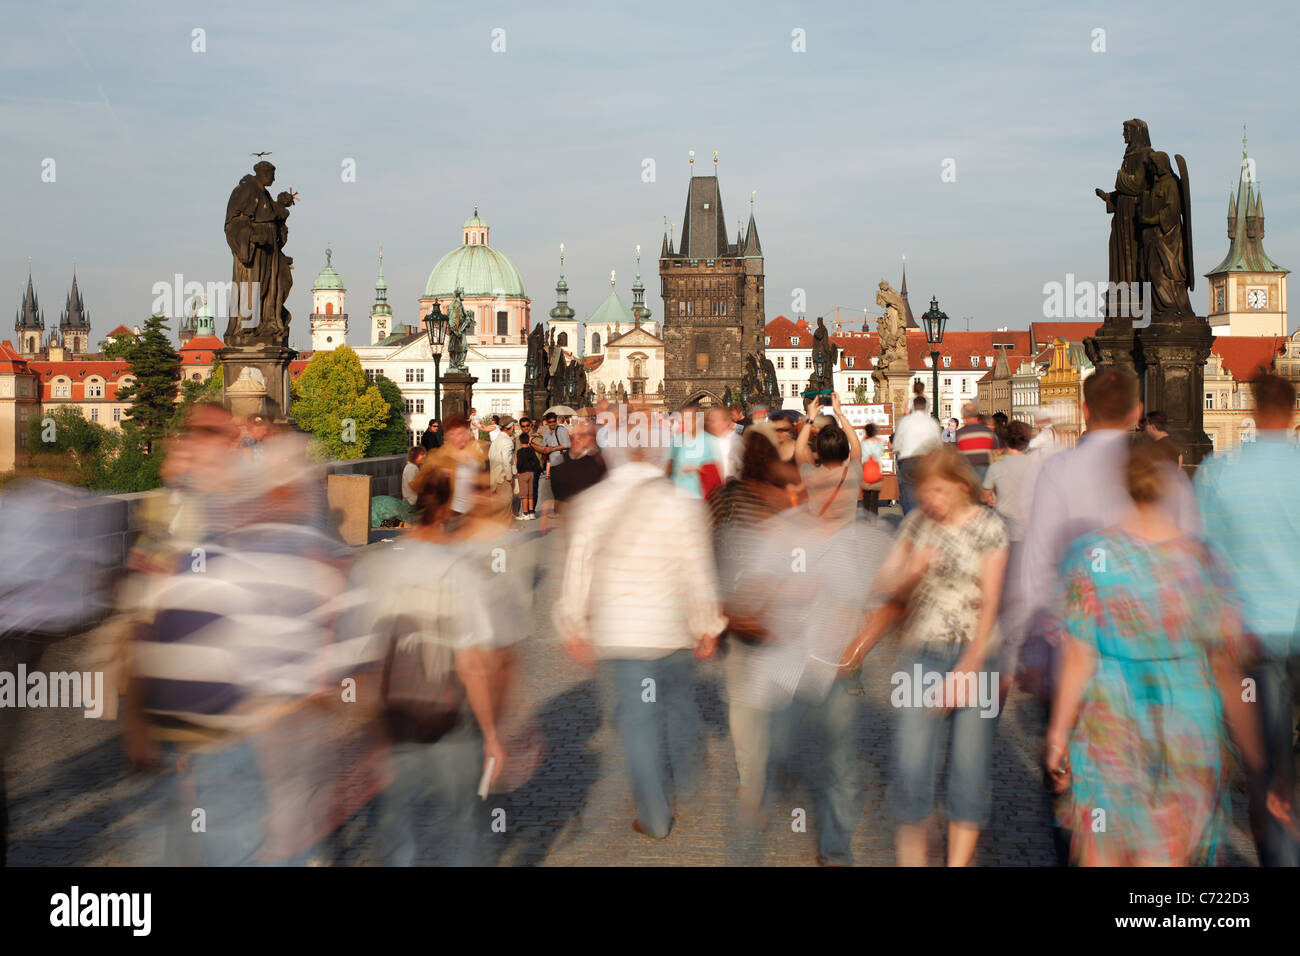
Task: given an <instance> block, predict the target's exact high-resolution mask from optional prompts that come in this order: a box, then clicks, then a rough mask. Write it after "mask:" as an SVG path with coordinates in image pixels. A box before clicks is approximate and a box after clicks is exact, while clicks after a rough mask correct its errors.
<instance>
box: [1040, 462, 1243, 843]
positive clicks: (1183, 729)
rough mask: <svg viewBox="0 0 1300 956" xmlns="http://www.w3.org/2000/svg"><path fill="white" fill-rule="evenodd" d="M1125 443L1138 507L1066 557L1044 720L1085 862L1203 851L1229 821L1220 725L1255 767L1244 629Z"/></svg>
mask: <svg viewBox="0 0 1300 956" xmlns="http://www.w3.org/2000/svg"><path fill="white" fill-rule="evenodd" d="M1167 468H1168V466H1166V465H1163V464H1161V463H1160V462H1159V461H1158V460H1157V459H1156V458H1155V456H1154V455H1153V454H1152V453H1151V452H1150V451H1149V449H1148V448H1144V447H1137V448H1135V449H1134V450H1133V451H1132V452H1131V455H1130V461H1129V464H1128V468H1127V472H1126V478H1127V483H1128V493H1129V494H1130V496H1131V497H1132V498H1133V501H1134V504H1135V506H1136V507H1135V509H1134V512H1133V514H1132V516H1131V517H1130V518H1128V519H1127V520H1125V521H1123V522H1121V523H1120V524H1118V525H1116V526H1114V527H1111V528H1107V529H1104V530H1102V531H1100V532H1097V533H1094V534H1088V535H1084V536H1083V537H1082V538H1080V539H1079V540H1078V541H1076V542H1075V543H1074V545H1073V547H1072V549H1071V551H1070V553H1069V556H1068V557H1067V559H1066V562H1065V565H1064V571H1065V575H1066V595H1065V606H1064V620H1063V631H1064V637H1063V643H1064V645H1065V646H1064V664H1063V668H1062V674H1061V680H1060V683H1059V684H1058V688H1057V693H1056V699H1055V701H1054V705H1053V712H1052V719H1051V722H1050V724H1049V726H1048V732H1047V754H1046V760H1047V768H1048V771H1049V774H1050V776H1051V777H1052V779H1053V780H1054V782H1055V789H1056V790H1057V791H1058V792H1065V791H1067V790H1068V792H1067V793H1066V796H1065V797H1064V798H1063V799H1062V800H1061V801H1060V803H1059V805H1058V814H1059V816H1060V822H1061V825H1062V826H1063V827H1065V828H1066V829H1069V830H1070V831H1071V832H1072V840H1071V858H1072V860H1073V862H1074V863H1076V864H1078V865H1084V866H1161V865H1164V866H1168V865H1198V864H1200V865H1203V864H1209V863H1213V862H1214V861H1215V859H1216V857H1217V855H1218V852H1219V850H1220V849H1221V847H1222V846H1223V841H1224V833H1225V827H1226V822H1227V814H1228V810H1229V805H1228V790H1227V782H1228V776H1229V773H1230V771H1231V764H1230V762H1229V761H1227V760H1226V759H1225V756H1226V753H1227V747H1228V738H1227V734H1226V730H1227V728H1228V726H1232V727H1233V729H1234V734H1233V736H1234V737H1236V738H1237V742H1238V746H1239V748H1240V753H1241V756H1242V758H1243V760H1244V762H1245V763H1246V765H1247V767H1248V769H1250V770H1252V771H1254V770H1258V769H1259V767H1260V759H1261V753H1260V750H1259V744H1258V740H1259V738H1258V728H1257V725H1256V724H1255V714H1254V711H1253V710H1252V709H1251V706H1250V705H1249V704H1243V703H1242V700H1241V698H1242V687H1243V684H1242V676H1243V673H1242V665H1241V660H1242V656H1243V654H1244V653H1245V640H1244V638H1243V635H1242V624H1241V617H1240V615H1239V614H1238V611H1237V607H1236V605H1235V599H1234V596H1233V590H1232V585H1231V582H1230V579H1229V577H1228V575H1227V574H1226V572H1225V571H1224V569H1223V568H1222V567H1221V566H1220V565H1219V563H1218V561H1217V560H1216V559H1215V557H1214V556H1213V554H1212V552H1211V550H1210V549H1209V547H1208V546H1207V545H1206V543H1205V542H1204V541H1202V540H1201V539H1200V538H1197V537H1193V536H1190V535H1185V534H1183V533H1182V532H1181V531H1180V529H1179V528H1178V526H1177V525H1176V524H1175V523H1174V522H1173V520H1172V519H1171V518H1169V517H1168V516H1167V515H1166V514H1165V512H1164V511H1163V510H1162V509H1161V508H1160V507H1159V505H1158V504H1157V501H1158V499H1159V497H1160V495H1161V492H1162V490H1163V488H1164V485H1165V482H1167V481H1168V480H1170V476H1169V475H1168V474H1167V471H1166V469H1167Z"/></svg>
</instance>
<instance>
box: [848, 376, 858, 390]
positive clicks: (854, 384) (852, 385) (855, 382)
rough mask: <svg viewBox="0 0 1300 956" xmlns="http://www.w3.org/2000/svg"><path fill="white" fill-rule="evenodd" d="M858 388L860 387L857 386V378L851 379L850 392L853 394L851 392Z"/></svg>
mask: <svg viewBox="0 0 1300 956" xmlns="http://www.w3.org/2000/svg"><path fill="white" fill-rule="evenodd" d="M857 387H858V385H857V379H855V378H851V379H849V391H850V392H851V391H853V390H854V389H855V388H857Z"/></svg>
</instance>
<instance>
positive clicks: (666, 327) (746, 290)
mask: <svg viewBox="0 0 1300 956" xmlns="http://www.w3.org/2000/svg"><path fill="white" fill-rule="evenodd" d="M717 162H718V156H717V153H714V154H713V163H714V174H713V175H712V176H696V175H695V154H694V152H692V153H691V178H690V183H689V185H688V187H687V191H686V213H685V215H684V216H683V218H682V237H681V245H680V246H679V247H678V248H677V249H676V250H675V251H674V249H673V240H672V236H671V234H668V235H665V236H664V241H663V247H662V251H661V252H660V256H659V283H660V288H661V294H662V296H663V300H664V320H663V339H664V364H665V370H664V380H665V385H664V400H665V403H666V404H667V406H668V408H669V409H677V408H681V407H682V406H683V405H685V404H687V403H688V402H693V401H699V402H703V403H706V404H711V405H720V404H722V398H723V395H724V393H725V392H726V391H727V389H728V387H730V389H731V391H732V392H733V393H734V392H737V391H739V389H740V385H741V375H742V373H743V371H744V368H745V356H746V355H753V356H754V357H755V358H756V359H758V360H760V361H761V360H762V358H763V328H764V325H765V324H766V322H765V319H764V303H763V249H762V246H761V245H760V243H759V239H758V225H757V223H756V222H755V220H754V210H753V200H752V198H751V200H750V212H749V226H748V228H747V229H746V230H745V231H744V234H743V235H739V234H738V235H737V237H736V242H735V243H730V242H728V241H727V229H726V219H725V218H724V216H723V213H722V193H721V189H720V187H719V185H718V176H717Z"/></svg>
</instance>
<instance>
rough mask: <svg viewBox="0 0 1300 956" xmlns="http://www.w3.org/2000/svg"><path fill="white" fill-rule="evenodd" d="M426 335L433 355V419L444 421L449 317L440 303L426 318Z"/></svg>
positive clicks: (436, 304)
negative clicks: (444, 351) (444, 361)
mask: <svg viewBox="0 0 1300 956" xmlns="http://www.w3.org/2000/svg"><path fill="white" fill-rule="evenodd" d="M424 333H425V335H427V336H428V337H429V351H431V352H432V353H433V417H434V418H436V419H438V421H439V422H441V421H442V369H441V365H442V346H443V343H445V342H446V341H447V316H446V315H445V314H444V313H443V311H442V309H441V308H439V307H438V303H437V302H435V303H434V304H433V308H432V309H430V310H429V314H428V315H426V316H425V317H424Z"/></svg>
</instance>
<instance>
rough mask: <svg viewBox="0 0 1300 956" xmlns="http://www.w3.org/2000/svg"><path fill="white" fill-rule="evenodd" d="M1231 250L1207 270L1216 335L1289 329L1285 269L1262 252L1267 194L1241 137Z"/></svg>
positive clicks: (1232, 205) (1231, 219) (1231, 200)
mask: <svg viewBox="0 0 1300 956" xmlns="http://www.w3.org/2000/svg"><path fill="white" fill-rule="evenodd" d="M1228 243H1229V244H1228V254H1227V256H1225V257H1224V260H1223V261H1222V262H1221V263H1219V265H1218V266H1216V267H1215V268H1214V269H1212V270H1210V271H1209V272H1208V273H1206V276H1205V277H1206V278H1207V279H1209V280H1210V312H1209V322H1210V328H1211V331H1213V332H1214V334H1215V335H1278V336H1282V337H1285V336H1286V334H1287V319H1286V277H1287V273H1288V272H1289V271H1290V270H1289V269H1284V268H1282V267H1281V266H1279V265H1278V264H1277V263H1275V262H1274V261H1273V260H1272V259H1270V258H1269V257H1268V256H1267V255H1266V254H1265V252H1264V199H1263V195H1262V194H1261V192H1260V189H1259V183H1258V181H1257V180H1256V176H1255V162H1254V160H1252V159H1250V158H1249V157H1248V156H1247V155H1246V137H1245V136H1244V135H1243V136H1242V138H1241V178H1240V180H1239V181H1238V183H1237V194H1236V195H1235V196H1232V195H1229V196H1228Z"/></svg>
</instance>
